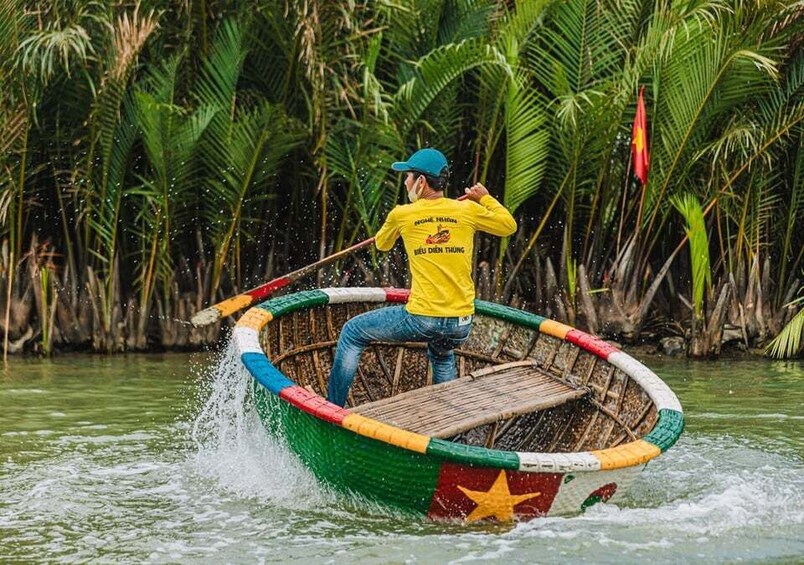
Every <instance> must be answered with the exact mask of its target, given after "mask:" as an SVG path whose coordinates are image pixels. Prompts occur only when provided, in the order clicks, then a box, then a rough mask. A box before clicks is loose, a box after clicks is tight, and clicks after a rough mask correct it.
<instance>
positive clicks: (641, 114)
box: [631, 86, 650, 185]
mask: <svg viewBox="0 0 804 565" xmlns="http://www.w3.org/2000/svg"><path fill="white" fill-rule="evenodd" d="M644 92H645V87H644V86H643V87H642V88H640V89H639V97H638V98H637V111H636V116H635V117H634V129H633V130H632V132H631V157H632V159H633V163H634V174H635V175H636V176H637V178H638V179H639V180H640V182H641V183H642V184H643V185H644V184H645V183H647V182H648V167H649V162H650V157H649V156H648V133H647V132H648V123H647V122H648V119H647V114H646V112H645V99H644V98H643V96H642V95H643V93H644Z"/></svg>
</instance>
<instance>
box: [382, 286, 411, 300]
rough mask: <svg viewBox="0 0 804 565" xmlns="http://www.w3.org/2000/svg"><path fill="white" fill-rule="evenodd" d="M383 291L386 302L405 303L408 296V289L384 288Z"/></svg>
mask: <svg viewBox="0 0 804 565" xmlns="http://www.w3.org/2000/svg"><path fill="white" fill-rule="evenodd" d="M384 290H385V300H386V302H407V301H408V297H409V296H410V289H408V288H386V289H384Z"/></svg>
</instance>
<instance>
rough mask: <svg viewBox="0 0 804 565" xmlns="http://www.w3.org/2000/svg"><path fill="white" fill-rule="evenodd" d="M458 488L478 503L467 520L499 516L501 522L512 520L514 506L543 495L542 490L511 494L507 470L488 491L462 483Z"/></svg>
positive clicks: (501, 472)
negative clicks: (471, 487)
mask: <svg viewBox="0 0 804 565" xmlns="http://www.w3.org/2000/svg"><path fill="white" fill-rule="evenodd" d="M458 489H459V490H460V491H461V492H462V493H463V494H465V495H466V496H467V497H468V498H469V499H471V500H472V501H473V502H475V503H476V504H477V508H475V509H474V510H472V512H471V513H470V514H469V515H468V516H467V517H466V521H467V522H474V521H476V520H482V519H483V518H497V520H499V521H500V522H510V521H512V520H513V519H514V506H516V505H517V504H519V503H520V502H524V501H525V500H528V499H531V498H536V497H537V496H541V495H542V493H540V492H529V493H526V494H511V491H510V490H509V489H508V479H507V478H506V475H505V471H500V474H499V475H497V478H496V479H495V480H494V484H493V485H491V488H490V489H489V490H488V491H485V492H484V491H477V490H469V489H467V488H464V487H462V486H460V485H458Z"/></svg>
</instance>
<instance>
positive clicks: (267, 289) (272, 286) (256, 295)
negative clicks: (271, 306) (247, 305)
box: [243, 277, 292, 301]
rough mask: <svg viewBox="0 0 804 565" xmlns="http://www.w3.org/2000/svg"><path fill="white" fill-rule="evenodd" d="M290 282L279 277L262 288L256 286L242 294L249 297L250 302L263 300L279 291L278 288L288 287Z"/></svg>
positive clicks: (285, 278)
mask: <svg viewBox="0 0 804 565" xmlns="http://www.w3.org/2000/svg"><path fill="white" fill-rule="evenodd" d="M291 282H292V281H291V280H290V279H289V278H287V277H281V278H278V279H274V280H272V281H269V282H267V283H265V284H264V285H262V286H258V287H257V288H255V289H252V290H250V291H248V292H244V293H243V294H245V295H247V296H250V297H251V298H252V300H255V301H256V300H260V299H261V298H265V297H266V296H268V295H269V294H272V293H273V292H274V291H275V290H279V289H280V288H284V287H286V286H287V285H289V284H290V283H291Z"/></svg>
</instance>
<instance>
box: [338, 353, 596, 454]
mask: <svg viewBox="0 0 804 565" xmlns="http://www.w3.org/2000/svg"><path fill="white" fill-rule="evenodd" d="M587 392H588V391H587V390H586V389H576V388H573V387H571V386H569V385H567V384H565V383H563V382H560V381H558V380H557V379H556V378H555V377H553V376H551V375H550V374H548V373H547V372H545V371H543V370H541V369H539V368H538V367H536V366H534V364H533V362H532V361H515V362H512V363H505V364H502V365H495V366H492V367H486V368H484V369H480V370H477V371H474V372H473V373H470V374H468V375H466V376H464V377H461V378H459V379H455V380H454V381H450V382H447V383H441V384H437V385H433V386H427V387H423V388H419V389H416V390H411V391H408V392H405V393H402V394H398V395H396V396H392V397H390V398H384V399H382V400H378V401H375V402H369V403H366V404H361V405H360V406H356V407H354V408H350V410H351V411H352V412H354V413H357V414H360V415H362V416H366V417H368V418H373V419H375V420H379V421H381V422H385V423H387V424H391V425H393V426H396V427H398V428H402V429H404V430H408V431H411V432H416V433H419V434H422V435H426V436H430V437H436V438H449V437H453V436H455V435H457V434H459V433H461V432H464V431H466V430H470V429H472V428H475V427H477V426H481V425H484V424H490V423H493V422H498V421H501V420H507V419H509V418H512V417H514V416H519V415H521V414H527V413H530V412H535V411H538V410H544V409H547V408H552V407H554V406H558V405H560V404H564V403H565V402H569V401H571V400H575V399H577V398H580V397H582V396H584V395H585V394H587Z"/></svg>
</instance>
